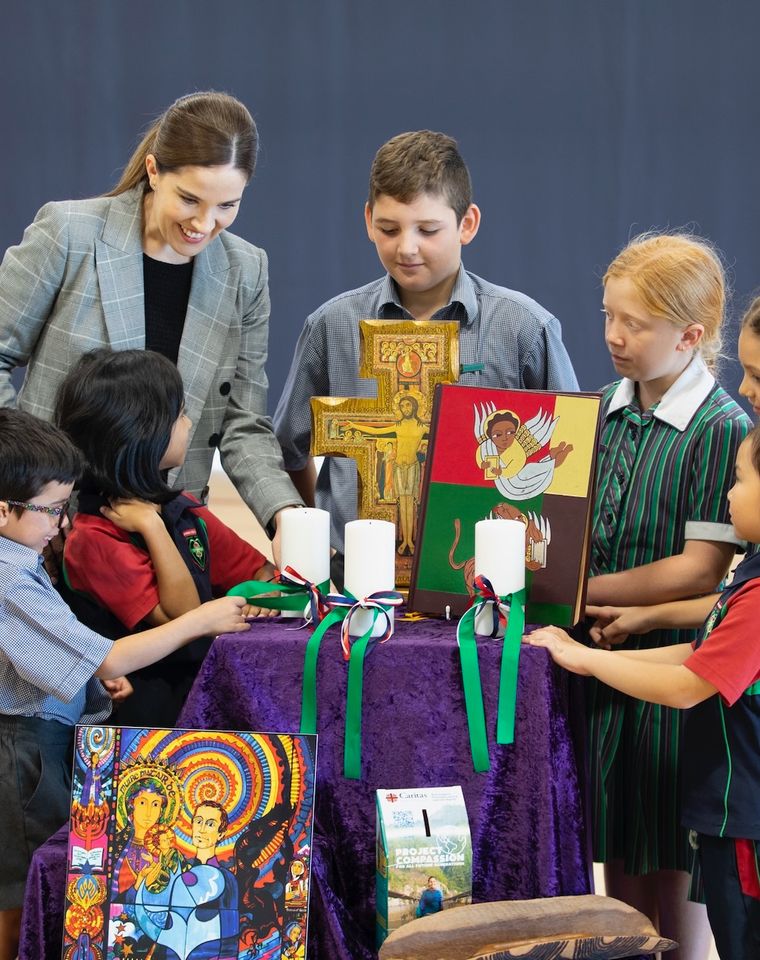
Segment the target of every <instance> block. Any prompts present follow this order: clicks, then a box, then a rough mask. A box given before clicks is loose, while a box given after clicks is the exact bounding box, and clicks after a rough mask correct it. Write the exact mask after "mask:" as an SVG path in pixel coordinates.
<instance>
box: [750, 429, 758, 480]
mask: <svg viewBox="0 0 760 960" xmlns="http://www.w3.org/2000/svg"><path fill="white" fill-rule="evenodd" d="M747 440H749V442H750V457H751V458H752V466H753V467H754V469H755V473H757V474H760V425H759V426H757V427H754V428H753V429H752V430H750V432H749V433H748V434H747Z"/></svg>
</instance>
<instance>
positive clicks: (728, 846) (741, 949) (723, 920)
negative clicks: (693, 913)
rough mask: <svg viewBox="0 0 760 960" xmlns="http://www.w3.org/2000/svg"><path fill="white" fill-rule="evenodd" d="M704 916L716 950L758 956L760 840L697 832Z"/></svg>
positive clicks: (742, 957)
mask: <svg viewBox="0 0 760 960" xmlns="http://www.w3.org/2000/svg"><path fill="white" fill-rule="evenodd" d="M699 859H700V861H701V867H702V878H703V880H704V885H705V903H706V904H707V917H708V919H709V921H710V926H711V927H712V931H713V936H714V937H715V946H716V947H717V948H718V954H719V956H720V957H721V960H722V958H724V957H725V958H726V960H757V958H758V957H760V841H758V840H735V839H733V838H732V837H710V836H705V835H704V834H699Z"/></svg>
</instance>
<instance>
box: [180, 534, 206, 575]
mask: <svg viewBox="0 0 760 960" xmlns="http://www.w3.org/2000/svg"><path fill="white" fill-rule="evenodd" d="M183 533H184V537H185V542H186V543H187V549H188V550H189V551H190V556H191V557H192V558H193V560H194V561H195V563H196V564H197V566H198V568H199V569H200V570H205V569H206V548H205V547H204V545H203V541H202V540H201V538H200V537H199V536H198V531H197V530H196V529H195V527H193V528H192V530H185V531H183Z"/></svg>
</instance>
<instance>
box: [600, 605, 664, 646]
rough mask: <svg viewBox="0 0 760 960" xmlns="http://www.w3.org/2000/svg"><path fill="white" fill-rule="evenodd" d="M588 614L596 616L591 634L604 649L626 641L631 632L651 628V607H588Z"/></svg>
mask: <svg viewBox="0 0 760 960" xmlns="http://www.w3.org/2000/svg"><path fill="white" fill-rule="evenodd" d="M586 616H587V617H594V623H593V625H592V627H591V628H590V630H589V635H590V637H591V639H592V640H593V641H594V643H595V644H596V645H597V646H598V647H601V648H602V649H603V650H609V649H610V648H611V647H613V646H619V645H620V644H621V643H625V641H626V640H627V639H628V634H630V633H646V632H647V631H648V630H650V629H651V624H650V622H649V621H650V617H651V607H609V606H606V607H595V606H588V607H586Z"/></svg>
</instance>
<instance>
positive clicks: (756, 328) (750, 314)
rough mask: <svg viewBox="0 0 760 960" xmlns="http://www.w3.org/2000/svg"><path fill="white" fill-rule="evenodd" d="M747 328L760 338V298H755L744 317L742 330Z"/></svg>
mask: <svg viewBox="0 0 760 960" xmlns="http://www.w3.org/2000/svg"><path fill="white" fill-rule="evenodd" d="M745 328H746V329H748V330H751V331H752V333H754V334H756V335H757V336H760V297H755V299H754V300H753V301H752V303H751V304H750V305H749V307H748V308H747V311H746V313H745V314H744V316H743V317H742V330H744V329H745Z"/></svg>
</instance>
